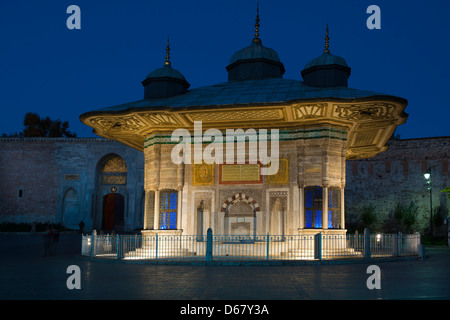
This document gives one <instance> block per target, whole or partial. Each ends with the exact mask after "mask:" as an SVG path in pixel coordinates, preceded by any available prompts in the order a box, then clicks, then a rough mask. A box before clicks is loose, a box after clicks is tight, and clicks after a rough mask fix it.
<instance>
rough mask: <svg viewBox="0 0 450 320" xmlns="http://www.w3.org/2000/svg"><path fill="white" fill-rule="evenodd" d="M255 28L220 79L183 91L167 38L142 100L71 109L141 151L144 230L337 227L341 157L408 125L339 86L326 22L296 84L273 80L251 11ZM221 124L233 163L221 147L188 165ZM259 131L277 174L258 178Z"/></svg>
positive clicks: (390, 102) (400, 106)
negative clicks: (186, 148)
mask: <svg viewBox="0 0 450 320" xmlns="http://www.w3.org/2000/svg"><path fill="white" fill-rule="evenodd" d="M255 27H256V30H255V37H254V39H253V40H252V42H251V44H250V46H248V47H246V48H243V49H242V50H239V51H238V52H236V53H235V54H234V55H233V56H232V57H231V59H230V62H229V64H228V66H227V67H226V70H227V72H228V81H227V82H225V83H219V84H214V85H211V86H206V87H200V88H194V89H189V87H190V85H189V83H188V82H187V80H186V79H185V77H184V76H183V75H182V74H181V73H180V72H179V71H177V70H175V69H174V68H173V67H172V66H171V61H170V57H169V46H168V47H167V55H166V61H165V63H164V66H163V67H162V68H159V69H157V70H155V71H153V72H151V73H150V74H149V75H148V76H147V78H146V79H145V80H144V81H143V82H142V84H143V86H144V99H142V100H138V101H134V102H130V103H126V104H123V105H118V106H113V107H109V108H105V109H101V110H96V111H92V112H88V113H85V114H83V115H81V116H80V119H81V120H82V121H83V122H84V123H85V124H86V125H88V126H91V127H92V128H94V132H95V133H96V134H97V135H99V136H102V137H105V138H108V139H113V140H116V141H119V142H121V143H123V144H125V145H128V146H130V147H132V148H134V149H136V150H139V151H142V152H143V154H144V158H145V168H144V189H145V204H144V207H145V213H144V221H143V230H142V233H143V234H155V233H158V234H187V235H196V234H198V235H204V234H206V230H207V229H208V228H211V229H212V230H213V232H214V233H215V234H223V235H245V236H252V235H261V234H267V233H269V234H273V235H296V234H315V233H318V232H322V233H345V232H346V229H345V208H344V197H345V195H344V187H345V183H346V181H345V176H346V160H349V159H364V158H370V157H373V156H376V155H377V154H379V153H381V152H383V151H385V150H386V149H387V146H386V142H387V141H388V139H389V138H390V137H391V136H392V134H393V133H394V131H395V128H396V127H397V126H398V125H401V124H403V123H404V122H405V121H406V118H407V115H406V114H405V113H404V109H405V107H406V104H407V102H406V100H404V99H402V98H398V97H394V96H389V95H386V94H381V93H376V92H372V91H363V90H357V89H351V88H348V78H349V76H350V68H349V67H348V65H347V63H346V62H345V60H344V59H343V58H341V57H338V56H335V55H332V54H331V52H330V49H329V38H328V28H327V34H326V38H325V40H326V41H325V50H324V52H323V54H322V55H321V56H319V57H317V58H315V59H313V60H311V61H310V62H309V63H307V64H306V66H305V68H304V69H303V70H302V73H301V74H302V77H303V81H302V80H288V79H283V74H284V72H285V69H284V66H283V64H282V62H281V61H280V59H279V56H278V54H277V53H276V52H275V51H274V50H273V49H270V48H267V47H265V46H263V45H262V41H261V39H260V38H259V17H257V21H256V25H255ZM198 123H200V124H201V126H202V130H201V134H202V136H203V141H202V142H201V143H200V148H198V147H197V148H195V147H194V148H193V149H192V152H191V154H190V155H187V154H186V153H183V156H184V157H185V158H184V160H185V161H184V162H182V163H175V162H174V161H173V156H172V155H173V149H174V147H175V146H176V145H177V144H178V143H179V141H173V140H172V139H171V138H172V134H173V133H174V131H175V130H177V129H181V128H182V129H185V130H187V131H188V132H189V133H190V137H189V139H190V140H189V141H190V142H191V143H192V145H193V144H194V143H195V139H196V132H195V125H196V124H198ZM230 129H232V130H235V131H234V132H235V138H236V140H233V142H232V143H231V145H232V148H230V150H233V152H234V153H233V159H234V162H233V163H229V162H227V161H225V155H223V158H222V159H219V158H216V160H217V159H219V160H222V161H216V162H215V163H212V164H211V163H208V161H203V162H200V163H196V161H195V159H194V158H195V157H197V156H198V155H199V154H203V155H204V154H205V153H206V154H208V153H209V154H212V153H211V146H212V145H213V144H212V143H211V140H205V138H204V137H205V133H207V132H215V133H216V136H217V133H218V132H219V133H221V134H222V136H223V137H225V136H226V133H227V130H230ZM239 129H242V131H239ZM264 129H266V130H267V132H271V131H272V130H274V129H277V130H278V132H279V135H278V136H277V138H278V139H277V141H278V147H279V149H278V150H279V157H278V159H277V160H278V170H277V172H276V173H275V174H270V175H264V174H262V170H264V169H265V168H266V167H267V166H266V164H265V163H262V162H261V161H257V162H253V161H250V159H251V158H252V156H254V153H253V152H254V150H253V149H251V143H250V141H253V140H252V139H253V138H255V139H256V140H258V141H259V142H261V141H263V140H261V139H260V138H261V131H260V130H264ZM208 130H212V131H208ZM242 137H244V138H245V137H246V138H247V139H248V142H247V143H245V144H244V145H242V144H239V142H238V141H239V140H238V139H239V138H242ZM244 141H245V140H244ZM216 142H217V141H216ZM223 142H225V139H224V140H223ZM264 142H265V143H266V144H264V145H261V144H258V154H259V155H260V153H259V152H261V151H260V150H261V149H262V148H264V147H267V150H271V148H272V146H273V144H274V143H275V142H274V141H273V140H270V141H269V139H266V140H265V141H264ZM243 146H244V147H243ZM208 148H209V149H208ZM224 149H225V147H224ZM214 150H215V153H214V156H216V157H217V156H218V155H217V150H218V149H214ZM267 150H266V151H267ZM268 153H270V151H269V152H268ZM239 155H244V156H245V157H244V158H245V162H244V163H237V161H236V159H237V157H238V156H239ZM186 157H189V160H190V161H186ZM269 166H270V165H269ZM106 177H107V179H119V180H120V179H123V178H124V177H123V175H122V176H120V175H117V174H116V175H112V177H111V176H108V175H107V176H106Z"/></svg>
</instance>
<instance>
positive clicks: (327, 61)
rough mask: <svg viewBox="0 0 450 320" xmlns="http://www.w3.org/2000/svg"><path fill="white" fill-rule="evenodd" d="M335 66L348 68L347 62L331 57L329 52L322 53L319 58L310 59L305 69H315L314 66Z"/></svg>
mask: <svg viewBox="0 0 450 320" xmlns="http://www.w3.org/2000/svg"><path fill="white" fill-rule="evenodd" d="M332 64H337V65H340V66H343V67H348V65H347V62H345V60H344V58H341V57H338V56H335V55H332V54H331V53H330V52H329V51H328V52H324V53H323V54H322V55H321V56H319V57H317V58H314V59H312V60H311V61H310V62H308V63H307V64H306V66H305V69H308V68H311V67H316V66H326V65H332Z"/></svg>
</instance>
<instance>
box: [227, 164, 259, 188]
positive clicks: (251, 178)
mask: <svg viewBox="0 0 450 320" xmlns="http://www.w3.org/2000/svg"><path fill="white" fill-rule="evenodd" d="M261 182H262V177H261V165H260V164H222V165H220V168H219V183H221V184H234V183H236V184H237V183H261Z"/></svg>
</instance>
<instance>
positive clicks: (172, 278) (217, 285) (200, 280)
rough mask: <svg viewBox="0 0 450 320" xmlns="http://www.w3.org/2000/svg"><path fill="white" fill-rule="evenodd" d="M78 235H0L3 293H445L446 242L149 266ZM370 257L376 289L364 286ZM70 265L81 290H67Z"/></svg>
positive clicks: (267, 296)
mask: <svg viewBox="0 0 450 320" xmlns="http://www.w3.org/2000/svg"><path fill="white" fill-rule="evenodd" d="M80 247H81V236H80V235H78V234H63V235H61V236H60V242H59V244H58V247H57V248H56V254H55V255H54V256H50V257H44V254H43V253H44V249H43V241H42V236H41V235H34V236H32V235H0V257H1V264H0V286H1V287H0V289H1V290H0V299H2V300H10V299H18V300H30V299H32V300H35V299H37V300H73V299H76V300H104V299H108V300H111V299H112V300H116V299H117V300H119V299H120V300H130V299H133V300H178V299H183V300H185V299H186V300H253V301H255V300H305V299H314V300H317V299H319V300H323V299H327V300H343V299H345V300H348V299H350V300H361V299H369V300H372V299H402V300H403V299H432V300H449V299H450V268H449V266H450V249H449V248H448V247H444V248H438V247H436V248H432V247H430V248H428V252H429V254H430V256H429V257H428V259H426V260H423V261H419V260H414V261H396V262H379V261H378V262H371V263H359V264H332V265H297V266H255V265H253V266H194V265H146V264H131V263H116V262H102V261H90V260H89V259H86V258H83V257H81V256H80ZM370 264H376V265H378V266H379V267H380V269H381V289H380V290H377V289H373V290H369V289H368V288H367V286H366V281H367V278H368V277H369V274H367V273H366V271H367V267H368V266H369V265H370ZM69 265H77V266H79V267H80V270H81V290H69V289H68V288H67V286H66V280H67V278H68V277H69V274H67V273H66V269H67V267H68V266H69Z"/></svg>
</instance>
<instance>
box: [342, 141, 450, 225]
mask: <svg viewBox="0 0 450 320" xmlns="http://www.w3.org/2000/svg"><path fill="white" fill-rule="evenodd" d="M388 145H389V149H388V150H387V151H385V152H383V153H381V154H379V155H377V156H376V157H373V158H369V159H363V160H352V161H347V164H346V167H347V169H346V171H347V183H346V187H345V208H346V220H347V222H348V221H349V216H350V215H352V214H358V213H360V212H361V208H362V207H364V206H366V205H369V204H372V205H374V206H375V209H376V213H377V214H378V216H379V217H380V218H381V219H382V218H383V217H385V216H386V215H387V214H388V213H389V212H392V211H393V209H394V208H395V206H396V204H397V203H403V204H404V205H409V204H410V202H411V201H414V202H415V204H416V205H418V207H419V215H420V216H421V226H422V227H425V226H428V225H429V217H430V192H429V191H427V186H426V183H425V179H424V176H423V174H424V173H425V172H426V171H427V170H428V168H429V167H430V166H431V168H432V171H431V174H432V196H433V199H432V201H433V207H436V206H438V205H439V204H443V205H447V207H450V199H447V198H446V196H445V194H443V193H441V192H440V191H441V190H442V189H444V188H445V187H447V186H449V185H450V175H449V158H450V137H434V138H419V139H405V140H396V139H391V140H389V142H388Z"/></svg>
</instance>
